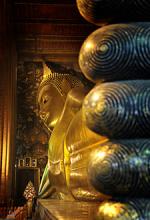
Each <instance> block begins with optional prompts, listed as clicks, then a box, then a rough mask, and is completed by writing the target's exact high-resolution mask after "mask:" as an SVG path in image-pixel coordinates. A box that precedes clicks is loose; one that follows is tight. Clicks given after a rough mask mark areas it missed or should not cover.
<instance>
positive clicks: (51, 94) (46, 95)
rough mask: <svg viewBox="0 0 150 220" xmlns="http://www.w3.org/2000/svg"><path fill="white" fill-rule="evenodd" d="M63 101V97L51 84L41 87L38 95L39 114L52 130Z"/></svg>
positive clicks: (60, 111)
mask: <svg viewBox="0 0 150 220" xmlns="http://www.w3.org/2000/svg"><path fill="white" fill-rule="evenodd" d="M64 103H65V99H64V97H63V96H62V95H61V94H60V93H59V91H58V90H57V89H56V88H55V87H54V86H53V85H52V84H48V85H45V86H43V87H42V88H41V90H40V92H39V95H38V104H39V115H40V118H41V119H42V121H43V122H44V124H45V125H46V127H47V128H48V129H49V130H50V131H52V130H53V128H54V127H55V125H56V123H57V121H58V119H59V118H60V115H61V113H62V110H63V107H64Z"/></svg>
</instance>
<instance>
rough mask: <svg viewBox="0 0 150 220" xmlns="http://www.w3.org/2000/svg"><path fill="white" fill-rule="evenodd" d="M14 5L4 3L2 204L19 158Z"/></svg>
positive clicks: (0, 27)
mask: <svg viewBox="0 0 150 220" xmlns="http://www.w3.org/2000/svg"><path fill="white" fill-rule="evenodd" d="M10 6H11V2H9V0H1V1H0V200H2V199H4V200H5V199H7V198H10V197H11V196H12V176H14V175H12V172H13V167H14V155H15V145H14V137H15V109H16V107H15V106H16V102H15V97H16V92H15V89H16V51H15V44H14V41H13V28H12V24H11V21H12V17H11V12H12V11H11V7H10Z"/></svg>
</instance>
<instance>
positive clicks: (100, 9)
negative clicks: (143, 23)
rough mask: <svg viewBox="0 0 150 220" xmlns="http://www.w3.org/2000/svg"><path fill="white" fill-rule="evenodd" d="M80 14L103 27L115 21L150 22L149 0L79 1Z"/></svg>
mask: <svg viewBox="0 0 150 220" xmlns="http://www.w3.org/2000/svg"><path fill="white" fill-rule="evenodd" d="M77 7H78V10H79V12H80V14H81V15H82V16H83V17H84V18H85V19H86V20H87V21H89V22H91V23H94V24H97V25H102V24H106V23H108V22H110V21H111V22H112V21H115V20H124V21H127V20H132V21H139V20H149V18H150V2H149V1H147V0H130V1H124V0H77Z"/></svg>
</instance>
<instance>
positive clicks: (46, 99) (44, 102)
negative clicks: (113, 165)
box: [42, 96, 48, 104]
mask: <svg viewBox="0 0 150 220" xmlns="http://www.w3.org/2000/svg"><path fill="white" fill-rule="evenodd" d="M47 101H48V97H47V96H44V97H43V99H42V102H43V104H46V103H47Z"/></svg>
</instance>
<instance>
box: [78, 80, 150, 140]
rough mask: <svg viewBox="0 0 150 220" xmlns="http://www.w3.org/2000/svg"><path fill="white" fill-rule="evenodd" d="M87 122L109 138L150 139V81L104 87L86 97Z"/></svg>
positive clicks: (106, 85) (83, 110) (83, 109)
mask: <svg viewBox="0 0 150 220" xmlns="http://www.w3.org/2000/svg"><path fill="white" fill-rule="evenodd" d="M82 113H83V120H84V121H85V123H86V125H87V126H88V128H90V129H91V130H92V131H94V132H96V133H98V134H100V135H104V136H107V137H109V138H136V137H137V138H140V137H149V136H150V81H149V80H147V81H146V80H133V81H124V82H123V81H120V82H114V83H113V82H112V83H103V84H99V85H98V86H96V87H95V88H94V89H92V90H91V91H90V93H89V94H88V95H87V96H86V97H85V99H84V102H83V107H82Z"/></svg>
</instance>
